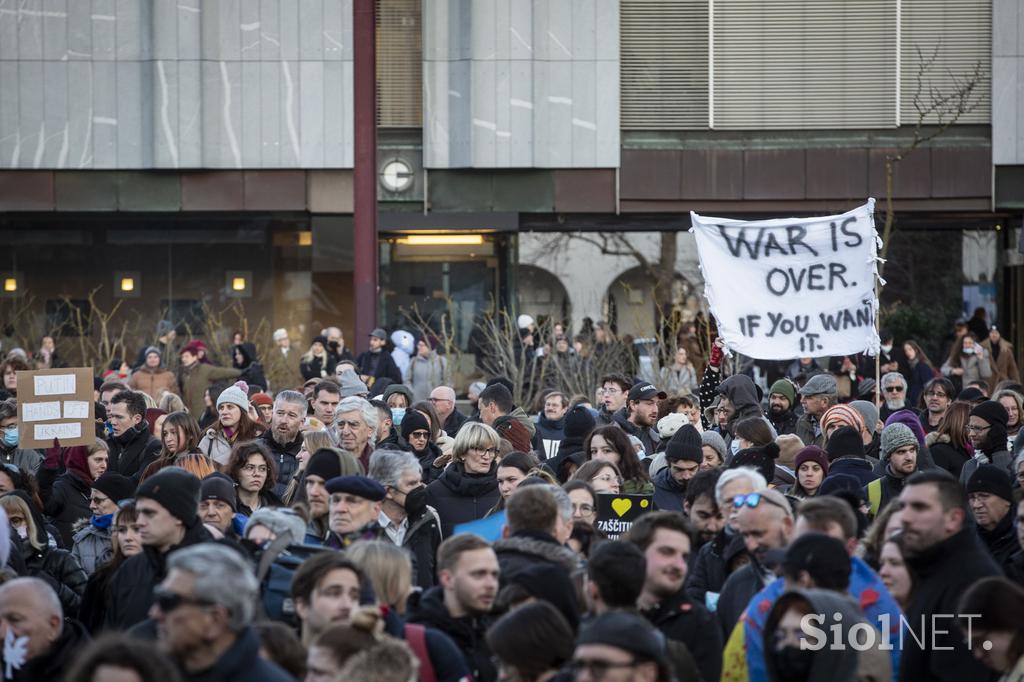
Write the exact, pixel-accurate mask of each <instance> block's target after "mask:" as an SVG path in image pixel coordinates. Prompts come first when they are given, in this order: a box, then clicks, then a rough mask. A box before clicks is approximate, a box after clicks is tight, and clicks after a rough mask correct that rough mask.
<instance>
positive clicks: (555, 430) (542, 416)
mask: <svg viewBox="0 0 1024 682" xmlns="http://www.w3.org/2000/svg"><path fill="white" fill-rule="evenodd" d="M568 409H569V398H568V397H566V395H565V394H564V393H561V392H560V391H551V392H549V393H547V394H546V395H545V396H544V403H543V409H541V411H540V413H539V414H538V415H537V417H536V424H537V432H536V433H535V434H534V436H533V450H534V452H536V453H537V454H538V456H540V457H543V458H544V459H551V458H552V457H555V456H556V455H557V454H558V448H559V446H560V445H561V443H562V440H563V439H564V438H565V413H566V412H567V411H568Z"/></svg>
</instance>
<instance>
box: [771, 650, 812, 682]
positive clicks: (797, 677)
mask: <svg viewBox="0 0 1024 682" xmlns="http://www.w3.org/2000/svg"><path fill="white" fill-rule="evenodd" d="M772 655H773V656H774V657H775V667H776V668H777V669H778V671H779V679H780V680H786V681H787V682H802V681H803V680H807V679H808V678H809V677H810V675H811V665H812V664H813V663H814V651H812V650H810V649H808V650H806V651H802V650H801V649H800V647H798V646H786V647H782V648H781V649H779V650H778V651H776V652H775V653H774V654H772Z"/></svg>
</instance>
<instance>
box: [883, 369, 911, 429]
mask: <svg viewBox="0 0 1024 682" xmlns="http://www.w3.org/2000/svg"><path fill="white" fill-rule="evenodd" d="M882 398H883V399H884V400H885V404H884V405H882V409H881V410H879V418H880V419H881V420H882V421H883V422H884V421H885V420H886V419H888V418H889V415H891V414H892V413H893V412H899V411H900V410H902V409H904V408H905V407H906V406H907V380H906V379H905V378H904V377H903V375H902V374H900V373H899V372H889V373H888V374H884V375H882Z"/></svg>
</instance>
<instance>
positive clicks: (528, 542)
mask: <svg viewBox="0 0 1024 682" xmlns="http://www.w3.org/2000/svg"><path fill="white" fill-rule="evenodd" d="M494 552H495V554H497V555H498V560H499V562H502V563H504V561H503V558H510V557H511V555H515V554H518V555H522V556H525V557H529V558H530V559H532V561H538V560H539V561H546V562H548V563H551V564H557V565H559V566H561V567H563V568H564V569H565V570H567V571H569V572H572V571H574V570H576V568H577V566H578V563H579V562H578V559H577V557H576V553H575V552H573V551H572V550H571V549H569V548H567V547H563V546H562V545H559V544H558V543H556V542H555V541H554V539H553V538H552V539H550V540H545V539H542V538H541V536H540V535H539V534H538V535H537V536H534V535H533V534H523V533H521V534H517V535H513V536H511V537H507V538H502V539H501V540H498V541H497V542H495V543H494ZM502 573H503V574H504V573H505V571H502Z"/></svg>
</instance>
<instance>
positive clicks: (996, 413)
mask: <svg viewBox="0 0 1024 682" xmlns="http://www.w3.org/2000/svg"><path fill="white" fill-rule="evenodd" d="M1008 421H1009V415H1008V414H1007V413H1006V408H1005V407H1003V406H1002V405H1000V404H999V403H997V402H995V401H994V400H986V401H984V402H982V403H979V404H978V405H976V406H975V407H974V408H973V409H972V410H971V415H970V417H969V418H968V421H967V437H968V438H969V439H970V441H971V445H972V446H974V457H973V459H970V460H968V461H967V462H965V463H964V466H963V468H962V469H961V470H960V483H962V484H966V483H967V481H969V480H970V478H971V475H972V474H973V473H974V472H975V470H977V468H978V467H979V466H981V465H982V464H994V465H995V466H997V467H1000V468H1002V469H1005V470H1006V471H1007V473H1009V471H1010V465H1011V464H1012V462H1013V457H1012V456H1011V455H1010V453H1009V452H1008V451H1007V449H1006V445H1007V437H1006V424H1007V422H1008Z"/></svg>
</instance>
